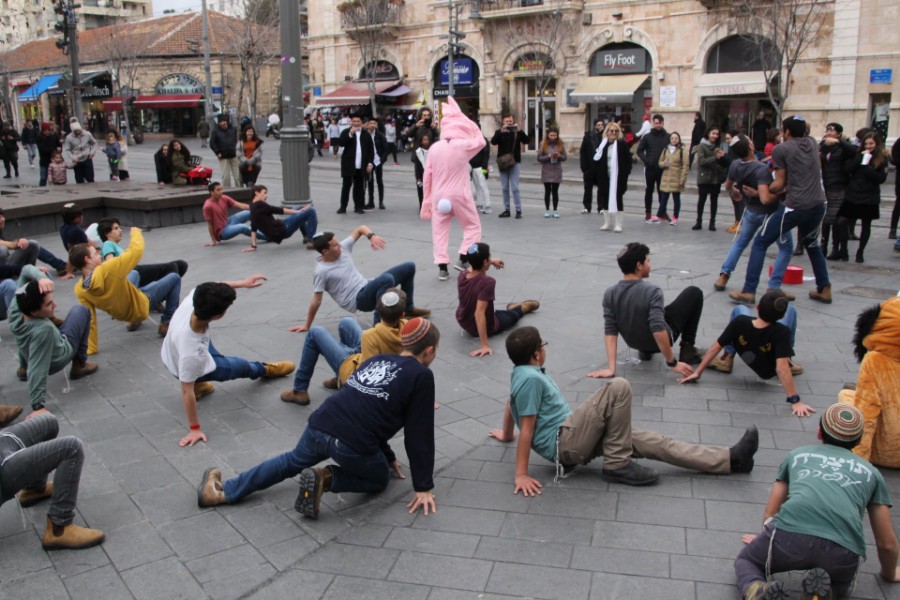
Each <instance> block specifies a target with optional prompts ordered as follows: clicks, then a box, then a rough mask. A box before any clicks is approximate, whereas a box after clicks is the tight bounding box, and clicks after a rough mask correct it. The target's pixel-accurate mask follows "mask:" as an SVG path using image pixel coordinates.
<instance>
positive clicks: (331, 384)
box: [322, 377, 340, 390]
mask: <svg viewBox="0 0 900 600" xmlns="http://www.w3.org/2000/svg"><path fill="white" fill-rule="evenodd" d="M322 386H323V387H324V388H325V389H328V390H336V389H338V388H339V387H340V382H339V381H338V378H337V377H332V378H331V379H326V380H325V381H323V382H322Z"/></svg>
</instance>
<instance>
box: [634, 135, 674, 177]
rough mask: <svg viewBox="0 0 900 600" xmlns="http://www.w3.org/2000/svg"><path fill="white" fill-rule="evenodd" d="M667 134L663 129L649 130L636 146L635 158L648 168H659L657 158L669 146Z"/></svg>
mask: <svg viewBox="0 0 900 600" xmlns="http://www.w3.org/2000/svg"><path fill="white" fill-rule="evenodd" d="M669 137H671V136H669V133H668V132H667V131H666V130H665V129H660V130H659V131H656V130H655V129H651V130H650V131H649V132H648V133H646V134H644V136H643V137H642V138H641V142H640V143H639V144H638V149H637V157H638V158H639V159H640V161H641V162H642V163H644V164H645V165H647V166H649V167H654V168H659V167H658V165H659V157H660V156H662V153H663V150H665V149H666V146H668V145H669Z"/></svg>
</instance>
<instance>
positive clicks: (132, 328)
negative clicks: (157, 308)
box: [125, 321, 143, 331]
mask: <svg viewBox="0 0 900 600" xmlns="http://www.w3.org/2000/svg"><path fill="white" fill-rule="evenodd" d="M141 323H143V321H132V322H131V323H129V324H128V325H127V326H126V327H125V329H126V330H128V331H137V330H138V329H140V327H141Z"/></svg>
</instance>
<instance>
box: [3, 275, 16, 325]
mask: <svg viewBox="0 0 900 600" xmlns="http://www.w3.org/2000/svg"><path fill="white" fill-rule="evenodd" d="M15 298H16V280H15V279H4V280H3V281H0V321H3V320H5V319H6V315H7V313H8V312H9V307H10V305H11V304H12V303H13V301H14V300H15Z"/></svg>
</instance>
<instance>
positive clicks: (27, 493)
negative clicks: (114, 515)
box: [0, 413, 106, 550]
mask: <svg viewBox="0 0 900 600" xmlns="http://www.w3.org/2000/svg"><path fill="white" fill-rule="evenodd" d="M57 435H59V422H58V421H57V420H56V417H55V416H53V415H51V414H50V413H46V414H41V415H35V416H34V417H33V418H30V419H26V420H24V421H22V422H21V423H18V424H16V425H13V426H12V427H9V428H7V429H4V430H2V431H0V504H2V503H4V502H6V501H7V500H10V499H12V498H13V497H14V496H16V495H17V494H18V496H17V499H18V501H19V505H20V506H22V507H23V508H24V507H29V506H34V505H35V504H37V503H39V502H41V501H43V500H46V499H47V498H50V508H49V510H48V511H47V527H46V528H45V529H44V536H43V538H42V539H41V546H42V547H43V548H44V550H78V549H82V548H90V547H91V546H96V545H97V544H101V543H103V540H104V539H105V538H106V536H105V535H104V534H103V532H102V531H99V530H97V529H88V528H86V527H81V526H79V525H75V523H73V521H74V519H75V499H76V498H77V497H78V485H79V483H80V479H81V467H82V465H83V464H84V445H83V444H82V443H81V440H79V439H78V438H76V437H71V436H66V437H56V436H57ZM51 471H55V472H54V474H53V482H52V483H50V482H48V481H47V476H48V475H49V474H50V472H51Z"/></svg>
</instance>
